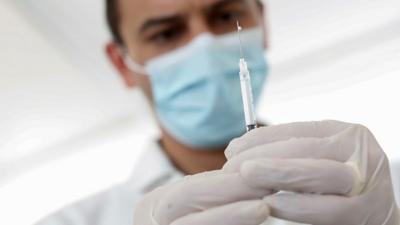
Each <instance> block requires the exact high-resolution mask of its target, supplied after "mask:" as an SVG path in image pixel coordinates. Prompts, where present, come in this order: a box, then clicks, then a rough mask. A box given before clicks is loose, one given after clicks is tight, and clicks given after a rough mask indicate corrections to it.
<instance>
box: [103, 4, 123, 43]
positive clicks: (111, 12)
mask: <svg viewBox="0 0 400 225" xmlns="http://www.w3.org/2000/svg"><path fill="white" fill-rule="evenodd" d="M118 11H119V10H118V0H106V19H107V24H108V28H109V29H110V32H111V35H112V38H113V40H114V41H115V42H116V43H117V44H121V45H122V44H123V41H122V38H121V35H120V33H119V22H120V21H119V20H120V19H119V12H118Z"/></svg>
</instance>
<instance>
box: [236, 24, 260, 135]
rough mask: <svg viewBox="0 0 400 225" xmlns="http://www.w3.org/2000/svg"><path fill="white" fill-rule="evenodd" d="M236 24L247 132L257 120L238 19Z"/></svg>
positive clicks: (253, 126)
mask: <svg viewBox="0 0 400 225" xmlns="http://www.w3.org/2000/svg"><path fill="white" fill-rule="evenodd" d="M236 24H237V31H238V36H239V44H240V60H239V68H240V71H239V76H240V87H241V90H242V100H243V110H244V117H245V120H246V129H247V132H248V131H251V130H253V129H255V128H257V121H256V115H255V112H254V105H253V92H252V89H251V80H250V73H249V70H248V69H247V63H246V61H245V60H244V56H243V50H242V40H241V38H240V31H241V30H242V27H241V26H240V25H239V21H236Z"/></svg>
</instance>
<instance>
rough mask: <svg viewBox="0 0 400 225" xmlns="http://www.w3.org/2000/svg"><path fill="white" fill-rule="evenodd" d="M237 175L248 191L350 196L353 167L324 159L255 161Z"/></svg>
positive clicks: (353, 181) (243, 166)
mask: <svg viewBox="0 0 400 225" xmlns="http://www.w3.org/2000/svg"><path fill="white" fill-rule="evenodd" d="M240 174H241V175H242V177H243V179H244V180H245V181H246V182H247V184H249V185H250V186H252V187H256V188H265V189H269V190H277V191H281V190H282V191H293V192H300V193H317V194H337V195H347V194H350V193H352V190H353V188H355V187H358V186H355V184H357V183H358V182H357V178H358V176H356V173H355V171H354V169H353V167H350V166H348V165H347V164H344V163H339V162H336V161H332V160H325V159H256V160H251V161H247V162H245V163H243V165H242V167H241V169H240Z"/></svg>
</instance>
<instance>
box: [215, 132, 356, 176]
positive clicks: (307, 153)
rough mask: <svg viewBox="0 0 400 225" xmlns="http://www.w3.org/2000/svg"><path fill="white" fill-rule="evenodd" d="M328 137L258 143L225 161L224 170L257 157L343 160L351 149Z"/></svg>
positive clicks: (235, 167)
mask: <svg viewBox="0 0 400 225" xmlns="http://www.w3.org/2000/svg"><path fill="white" fill-rule="evenodd" d="M335 140H336V139H335V138H334V137H330V138H292V139H290V140H287V141H281V142H274V143H270V144H265V145H259V146H256V147H253V148H252V149H249V150H247V151H245V152H243V153H241V154H239V155H237V156H235V157H233V158H231V159H230V160H229V161H228V162H226V163H225V165H224V167H223V170H224V171H225V172H235V171H238V170H239V168H240V166H241V165H242V163H243V162H245V161H247V160H252V159H259V158H314V159H330V160H335V161H339V162H345V161H346V160H347V159H348V158H349V157H350V156H351V154H352V152H353V150H352V149H346V148H347V147H348V146H343V145H341V142H340V141H335ZM349 147H352V146H349Z"/></svg>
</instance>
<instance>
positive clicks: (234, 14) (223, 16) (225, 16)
mask: <svg viewBox="0 0 400 225" xmlns="http://www.w3.org/2000/svg"><path fill="white" fill-rule="evenodd" d="M241 15H242V13H241V12H239V11H226V12H220V13H218V14H217V15H215V17H214V20H215V22H216V23H232V22H233V21H236V19H239V17H240V16H241Z"/></svg>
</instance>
